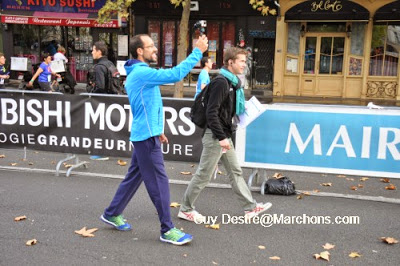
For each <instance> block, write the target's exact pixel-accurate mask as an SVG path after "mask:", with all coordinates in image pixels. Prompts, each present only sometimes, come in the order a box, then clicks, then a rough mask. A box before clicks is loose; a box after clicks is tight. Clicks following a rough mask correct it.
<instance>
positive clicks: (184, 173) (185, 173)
mask: <svg viewBox="0 0 400 266" xmlns="http://www.w3.org/2000/svg"><path fill="white" fill-rule="evenodd" d="M181 174H182V175H191V174H192V172H181Z"/></svg>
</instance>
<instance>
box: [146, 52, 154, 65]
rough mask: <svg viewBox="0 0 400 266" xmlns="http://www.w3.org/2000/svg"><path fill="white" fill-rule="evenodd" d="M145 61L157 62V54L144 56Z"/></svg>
mask: <svg viewBox="0 0 400 266" xmlns="http://www.w3.org/2000/svg"><path fill="white" fill-rule="evenodd" d="M145 60H146V62H147V63H149V64H150V63H157V55H154V54H151V55H150V56H149V57H148V58H145Z"/></svg>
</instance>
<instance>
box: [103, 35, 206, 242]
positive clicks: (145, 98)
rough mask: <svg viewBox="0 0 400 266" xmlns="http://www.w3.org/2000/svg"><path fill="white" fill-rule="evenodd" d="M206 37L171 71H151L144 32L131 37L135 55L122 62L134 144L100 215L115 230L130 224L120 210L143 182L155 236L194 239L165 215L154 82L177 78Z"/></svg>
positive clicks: (160, 120) (152, 55) (150, 45)
mask: <svg viewBox="0 0 400 266" xmlns="http://www.w3.org/2000/svg"><path fill="white" fill-rule="evenodd" d="M207 48H208V40H207V37H206V36H205V35H203V36H201V37H200V38H199V40H198V41H197V43H196V47H195V48H194V50H193V52H192V53H191V54H190V55H189V56H188V57H187V58H186V59H185V60H184V61H182V62H181V63H180V64H179V65H178V66H176V67H174V68H171V69H159V70H157V69H154V68H150V67H149V64H150V63H152V62H156V61H157V47H155V46H154V42H153V40H152V39H151V38H150V37H149V36H148V35H146V34H140V35H136V36H134V37H133V38H132V39H131V41H130V44H129V50H130V51H131V54H132V57H133V58H134V59H132V60H129V61H127V62H126V64H125V69H126V72H127V74H128V76H127V79H126V84H125V87H126V92H127V94H128V97H129V103H130V105H131V111H132V114H133V121H132V129H131V136H130V141H131V143H132V145H133V146H134V150H133V153H132V161H131V165H130V167H129V170H128V173H127V174H126V176H125V179H124V180H123V181H122V182H121V184H120V185H119V187H118V190H117V192H116V194H115V196H114V198H113V200H112V201H111V204H110V206H109V207H108V208H106V209H105V211H104V214H103V215H102V216H101V217H100V219H101V220H102V221H103V222H105V223H107V224H109V225H112V226H114V227H115V228H116V229H117V230H122V231H127V230H131V229H132V227H131V225H130V224H129V223H127V222H126V220H125V219H124V217H123V216H122V212H123V211H124V209H125V207H126V206H127V205H128V203H129V201H130V200H131V199H132V197H133V195H134V194H135V193H136V191H137V189H138V188H139V186H140V184H141V183H142V181H143V182H144V184H145V186H146V189H147V192H148V194H149V196H150V198H151V200H152V202H153V204H154V205H155V207H156V209H157V212H158V217H159V220H160V222H161V236H160V240H161V241H163V242H167V243H171V244H174V245H183V244H186V243H188V242H190V241H192V239H193V237H192V236H191V235H189V234H185V233H184V232H182V231H181V230H179V229H177V228H175V227H174V224H173V223H172V220H171V213H170V194H169V185H168V176H167V174H166V172H165V167H164V159H163V155H162V152H161V143H163V142H166V143H168V139H167V137H166V136H165V135H164V133H163V130H164V111H163V103H162V99H161V93H160V88H159V87H158V86H159V85H162V84H165V83H172V82H177V81H180V80H182V79H183V78H184V77H185V76H186V75H187V74H188V73H189V71H190V70H191V69H192V68H193V67H194V66H195V65H196V63H197V62H198V61H199V60H200V59H201V58H202V56H203V53H204V52H205V51H206V50H207Z"/></svg>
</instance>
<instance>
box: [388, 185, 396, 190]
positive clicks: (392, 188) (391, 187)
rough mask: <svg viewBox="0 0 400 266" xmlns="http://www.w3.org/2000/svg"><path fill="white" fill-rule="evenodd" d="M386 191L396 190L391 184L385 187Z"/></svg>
mask: <svg viewBox="0 0 400 266" xmlns="http://www.w3.org/2000/svg"><path fill="white" fill-rule="evenodd" d="M385 189H386V190H396V186H395V185H393V184H389V186H386V187H385Z"/></svg>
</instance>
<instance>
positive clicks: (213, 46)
mask: <svg viewBox="0 0 400 266" xmlns="http://www.w3.org/2000/svg"><path fill="white" fill-rule="evenodd" d="M207 37H208V57H209V58H210V59H211V60H212V62H213V68H215V67H216V63H217V51H218V50H219V23H218V22H212V21H210V22H208V23H207Z"/></svg>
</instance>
